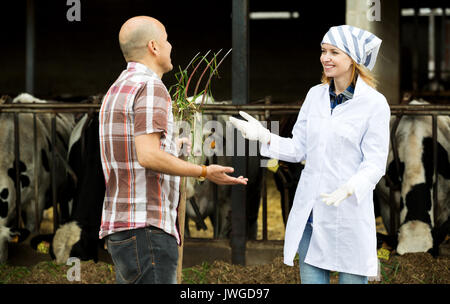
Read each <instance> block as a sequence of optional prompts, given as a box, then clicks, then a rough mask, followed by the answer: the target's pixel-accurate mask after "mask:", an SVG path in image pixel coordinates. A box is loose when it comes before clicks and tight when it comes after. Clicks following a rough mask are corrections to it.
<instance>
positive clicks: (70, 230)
mask: <svg viewBox="0 0 450 304" xmlns="http://www.w3.org/2000/svg"><path fill="white" fill-rule="evenodd" d="M98 128H99V121H98V114H91V115H89V114H85V115H84V116H83V117H82V118H81V119H80V121H79V122H78V123H77V124H76V126H75V128H74V129H73V132H72V135H71V137H70V144H69V155H68V163H69V165H70V167H71V168H72V170H73V171H74V172H75V174H76V177H77V180H76V181H74V180H73V179H70V180H68V182H69V186H68V187H66V191H67V194H68V196H69V197H71V198H73V202H72V210H71V215H70V218H69V220H68V221H67V222H66V223H65V224H63V225H61V226H60V227H59V228H58V229H57V230H56V232H55V234H54V235H43V236H38V237H36V238H34V239H33V241H32V244H34V246H37V244H38V243H39V242H41V241H47V242H51V246H50V255H51V256H52V258H54V259H56V263H57V264H63V263H66V261H67V259H68V258H69V257H77V258H80V259H81V260H83V261H86V260H91V259H92V260H94V262H97V261H98V250H99V248H103V240H100V239H99V229H100V222H101V216H102V206H103V199H104V195H105V179H104V176H103V171H102V165H101V159H100V143H99V134H98Z"/></svg>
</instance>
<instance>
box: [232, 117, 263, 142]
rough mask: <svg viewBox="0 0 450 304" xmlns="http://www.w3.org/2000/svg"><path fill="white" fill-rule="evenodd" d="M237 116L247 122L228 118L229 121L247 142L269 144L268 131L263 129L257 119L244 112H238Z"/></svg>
mask: <svg viewBox="0 0 450 304" xmlns="http://www.w3.org/2000/svg"><path fill="white" fill-rule="evenodd" d="M239 114H240V115H241V116H242V117H243V118H245V119H246V120H247V121H245V120H241V119H237V118H234V117H230V121H231V123H232V124H233V126H234V127H235V128H236V129H238V130H239V131H241V133H242V136H243V137H244V138H246V139H248V140H259V141H260V142H261V143H263V144H268V143H269V142H270V131H269V130H267V129H266V128H264V127H263V125H262V124H261V123H260V122H259V121H258V120H257V119H255V118H253V117H252V116H250V115H249V114H247V113H245V112H244V111H239Z"/></svg>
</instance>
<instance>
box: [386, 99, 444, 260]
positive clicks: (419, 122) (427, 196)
mask: <svg viewBox="0 0 450 304" xmlns="http://www.w3.org/2000/svg"><path fill="white" fill-rule="evenodd" d="M412 103H413V104H417V103H418V102H412ZM445 124H447V125H448V120H447V121H442V120H441V119H440V118H439V120H438V144H437V146H438V151H437V152H438V153H437V154H438V174H439V175H440V177H439V180H440V182H438V181H435V180H434V174H433V167H434V163H433V141H432V131H431V128H432V127H431V126H432V124H431V117H421V116H418V117H405V118H403V119H402V122H401V123H400V125H399V127H398V130H397V132H396V140H397V146H398V155H399V158H400V163H399V166H398V169H396V168H397V166H395V164H394V163H393V162H391V163H390V164H389V167H388V170H387V175H388V177H389V179H390V180H391V181H392V182H393V183H394V184H395V183H397V184H398V185H399V186H400V189H399V190H400V229H399V234H398V246H397V252H398V253H399V254H404V253H408V252H427V251H428V250H430V249H432V248H433V232H432V230H433V229H434V228H435V227H436V226H438V225H439V223H435V222H434V204H442V202H444V203H445V201H448V197H446V194H444V195H441V196H438V202H434V199H433V187H434V185H435V183H436V182H438V183H439V187H440V188H442V186H443V184H442V180H444V179H445V176H446V174H447V175H448V171H449V169H448V168H449V162H448V155H447V151H446V150H448V139H446V137H448V136H449V135H450V134H447V135H445V134H442V133H441V132H442V130H443V129H444V125H445ZM447 128H448V126H447ZM448 131H450V130H448ZM448 131H447V133H448ZM442 135H444V136H442ZM391 159H392V157H391ZM442 176H443V177H444V179H442V180H441V177H442ZM447 181H448V180H447ZM440 191H441V190H440Z"/></svg>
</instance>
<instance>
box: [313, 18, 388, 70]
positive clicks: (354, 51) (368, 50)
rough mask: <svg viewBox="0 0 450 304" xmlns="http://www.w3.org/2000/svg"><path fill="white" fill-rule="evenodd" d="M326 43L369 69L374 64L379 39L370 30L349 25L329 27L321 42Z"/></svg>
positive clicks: (379, 42) (378, 47)
mask: <svg viewBox="0 0 450 304" xmlns="http://www.w3.org/2000/svg"><path fill="white" fill-rule="evenodd" d="M323 43H328V44H331V45H334V46H335V47H337V48H339V49H340V50H342V51H343V52H345V53H347V54H348V55H349V56H350V57H352V59H353V60H355V62H356V63H358V64H362V65H364V66H365V67H366V68H368V69H369V70H372V68H373V67H374V65H375V61H376V60H377V55H378V50H379V49H380V45H381V39H380V38H378V37H377V36H375V35H374V34H372V33H371V32H368V31H365V30H362V29H360V28H357V27H354V26H350V25H339V26H333V27H331V28H330V29H329V30H328V32H327V33H326V34H325V36H324V37H323V39H322V42H321V44H323Z"/></svg>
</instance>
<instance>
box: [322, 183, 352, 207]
mask: <svg viewBox="0 0 450 304" xmlns="http://www.w3.org/2000/svg"><path fill="white" fill-rule="evenodd" d="M353 193H355V188H354V186H353V185H352V184H351V183H346V184H344V185H342V186H340V187H339V188H337V189H336V190H335V191H334V192H332V193H330V194H327V193H322V194H320V196H321V197H322V200H323V201H324V202H325V204H327V205H328V206H330V205H333V206H335V207H338V206H339V204H340V203H341V202H342V201H343V200H345V199H346V198H347V197H349V196H351V195H352V194H353Z"/></svg>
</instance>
